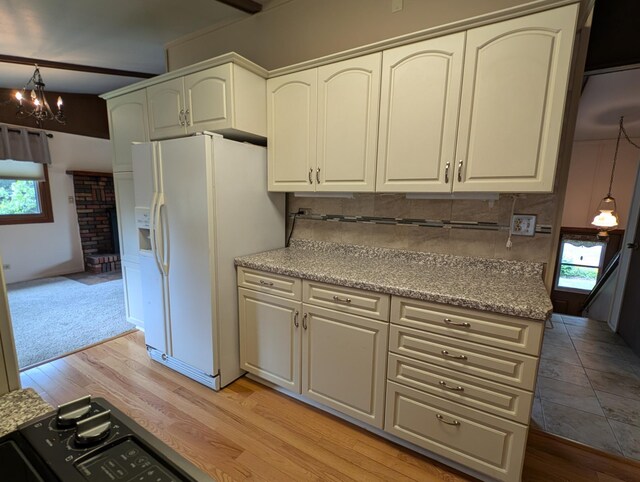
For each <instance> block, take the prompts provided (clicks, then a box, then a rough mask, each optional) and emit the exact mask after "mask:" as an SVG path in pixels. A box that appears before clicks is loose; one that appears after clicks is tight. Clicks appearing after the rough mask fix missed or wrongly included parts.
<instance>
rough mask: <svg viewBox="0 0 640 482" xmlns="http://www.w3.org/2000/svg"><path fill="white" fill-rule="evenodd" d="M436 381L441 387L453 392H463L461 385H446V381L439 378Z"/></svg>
mask: <svg viewBox="0 0 640 482" xmlns="http://www.w3.org/2000/svg"><path fill="white" fill-rule="evenodd" d="M438 383H440V386H441V387H442V388H446V389H447V390H451V391H453V392H463V391H464V388H462V387H450V386H449V385H447V382H445V381H444V380H440V381H439V382H438Z"/></svg>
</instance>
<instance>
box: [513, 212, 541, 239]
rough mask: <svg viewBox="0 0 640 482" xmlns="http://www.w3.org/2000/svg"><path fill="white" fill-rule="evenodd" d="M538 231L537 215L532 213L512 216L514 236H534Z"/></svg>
mask: <svg viewBox="0 0 640 482" xmlns="http://www.w3.org/2000/svg"><path fill="white" fill-rule="evenodd" d="M535 233H536V216H535V215H531V214H514V215H513V216H512V217H511V234H512V235H513V236H533V235H534V234H535Z"/></svg>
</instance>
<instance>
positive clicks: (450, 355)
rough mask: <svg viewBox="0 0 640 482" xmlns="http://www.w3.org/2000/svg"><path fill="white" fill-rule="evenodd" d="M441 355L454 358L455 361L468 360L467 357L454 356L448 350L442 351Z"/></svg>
mask: <svg viewBox="0 0 640 482" xmlns="http://www.w3.org/2000/svg"><path fill="white" fill-rule="evenodd" d="M440 353H442V354H443V355H444V356H446V357H449V358H453V359H455V360H466V359H467V356H466V355H452V354H451V353H449V352H448V351H447V350H442V351H441V352H440Z"/></svg>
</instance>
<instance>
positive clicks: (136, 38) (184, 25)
mask: <svg viewBox="0 0 640 482" xmlns="http://www.w3.org/2000/svg"><path fill="white" fill-rule="evenodd" d="M0 12H1V15H0V54H4V55H11V56H18V57H28V58H35V59H44V60H49V61H57V62H66V63H71V64H78V65H86V66H95V67H106V68H112V69H118V70H127V71H134V72H145V73H150V74H160V73H163V72H165V54H164V45H165V44H166V43H168V42H170V41H172V40H175V39H177V38H179V37H182V36H184V35H186V34H189V33H192V32H195V31H197V30H200V29H202V28H204V27H208V26H211V25H214V24H221V23H227V22H231V21H235V20H239V19H242V18H244V17H247V16H248V14H246V13H243V12H241V11H240V10H237V9H235V8H233V7H230V6H227V5H224V4H223V3H219V2H217V1H216V0H181V1H179V2H178V1H175V0H109V1H99V0H29V1H24V0H0ZM0 72H1V73H0V87H5V88H16V87H22V86H23V85H24V84H25V83H26V82H27V81H28V80H29V78H30V77H31V75H32V74H33V67H32V66H28V65H16V64H11V63H0ZM40 72H41V74H42V77H43V80H44V82H45V83H46V88H47V90H50V91H58V92H73V93H80V94H102V93H104V92H107V91H109V90H113V89H116V88H119V87H122V86H125V85H129V84H131V83H133V82H137V81H139V80H141V79H140V78H135V77H120V76H114V75H102V74H89V73H83V72H74V71H69V70H58V69H52V68H47V67H42V68H41V69H40Z"/></svg>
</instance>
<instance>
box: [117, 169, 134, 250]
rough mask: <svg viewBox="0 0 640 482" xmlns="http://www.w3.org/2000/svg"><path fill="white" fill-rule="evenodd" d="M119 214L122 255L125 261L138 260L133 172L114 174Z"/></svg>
mask: <svg viewBox="0 0 640 482" xmlns="http://www.w3.org/2000/svg"><path fill="white" fill-rule="evenodd" d="M113 183H114V190H115V195H116V213H117V215H118V235H119V238H120V239H119V240H120V256H121V257H122V260H123V261H125V260H126V261H133V262H135V263H137V262H138V228H137V227H136V219H135V196H134V190H133V173H132V172H117V173H115V174H114V175H113Z"/></svg>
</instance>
